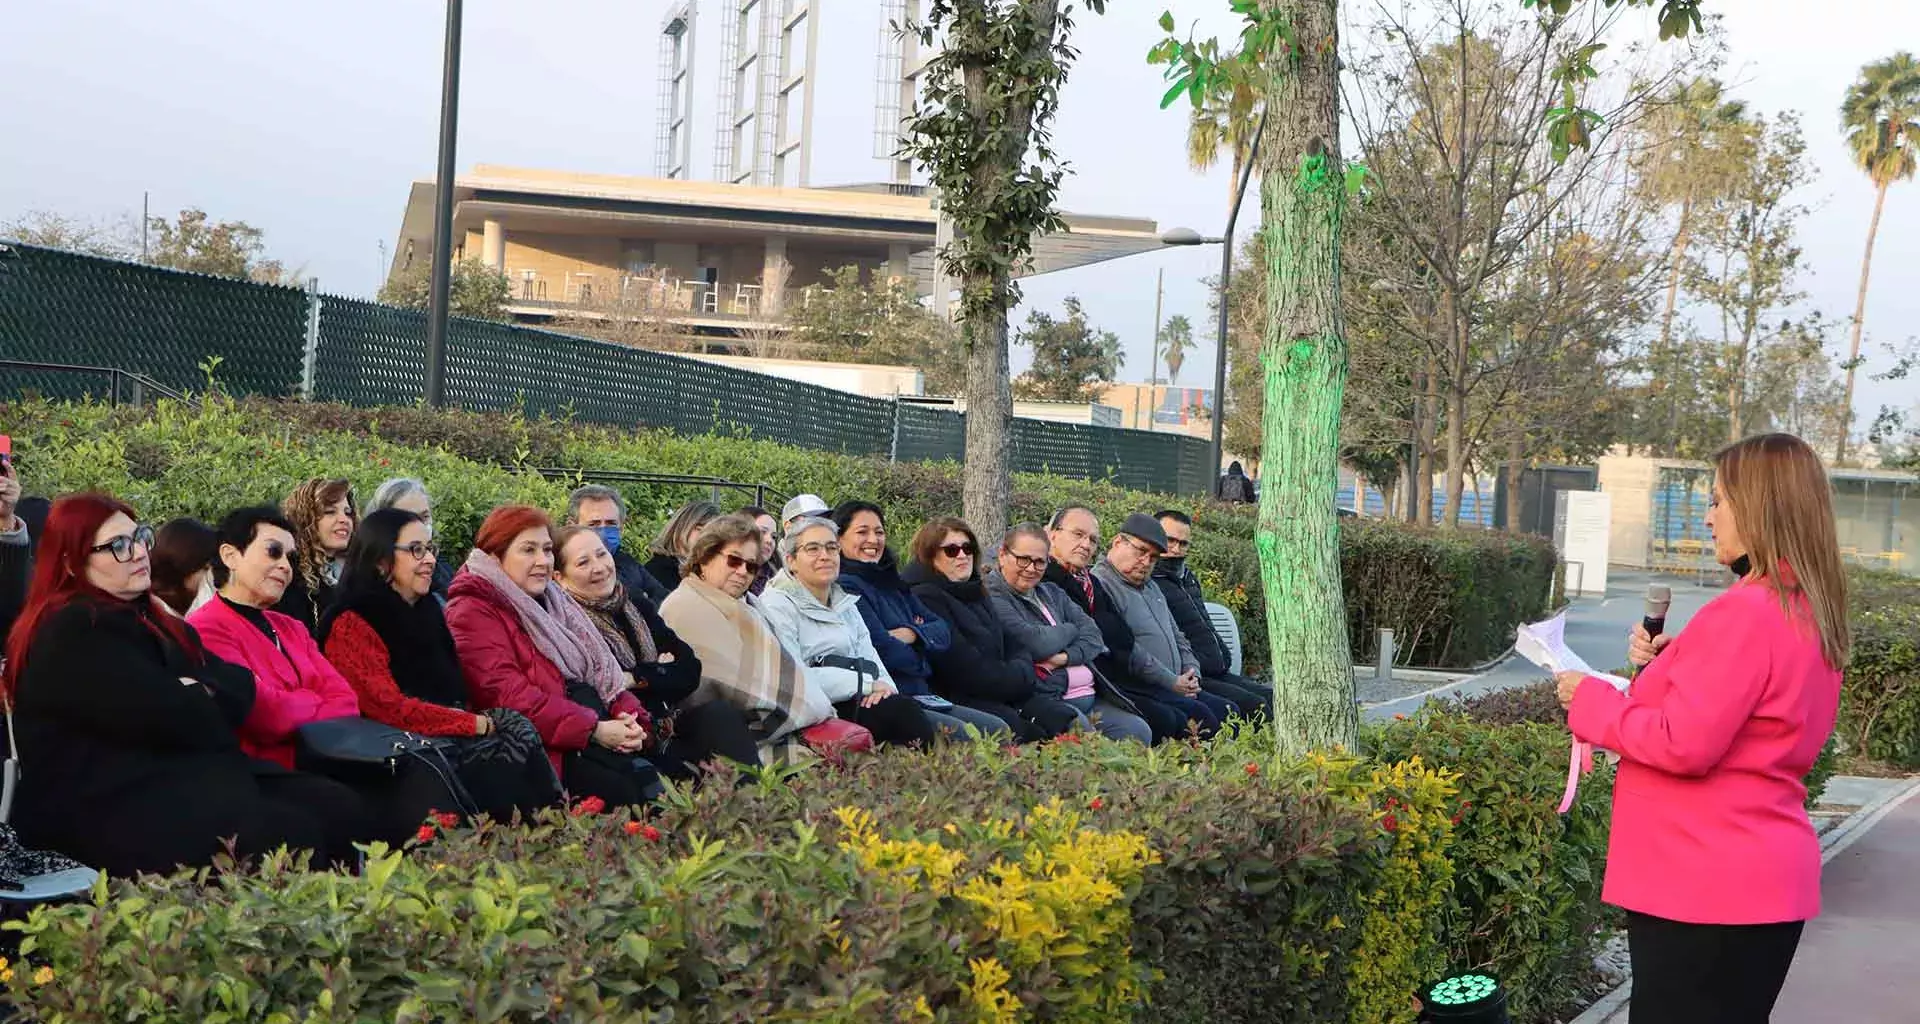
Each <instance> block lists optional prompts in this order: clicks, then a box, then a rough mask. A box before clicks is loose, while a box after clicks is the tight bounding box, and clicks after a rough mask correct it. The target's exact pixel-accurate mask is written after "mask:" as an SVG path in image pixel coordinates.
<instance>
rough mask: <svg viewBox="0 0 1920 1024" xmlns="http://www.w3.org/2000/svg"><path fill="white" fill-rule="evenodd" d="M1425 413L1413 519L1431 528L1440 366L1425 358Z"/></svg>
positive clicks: (1430, 357) (1422, 420) (1429, 357)
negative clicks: (1434, 444) (1435, 427)
mask: <svg viewBox="0 0 1920 1024" xmlns="http://www.w3.org/2000/svg"><path fill="white" fill-rule="evenodd" d="M1420 401H1421V403H1422V404H1423V405H1424V406H1425V407H1426V414H1425V415H1424V416H1422V417H1421V418H1420V453H1419V454H1420V469H1419V472H1417V473H1415V474H1414V481H1413V486H1414V498H1415V499H1416V500H1415V502H1414V506H1415V507H1414V518H1413V521H1414V522H1415V523H1417V524H1419V525H1421V526H1432V525H1433V461H1434V459H1433V455H1434V450H1433V442H1434V434H1435V433H1436V432H1437V431H1436V430H1435V429H1434V424H1436V423H1438V422H1439V421H1440V364H1439V360H1437V359H1435V358H1434V357H1432V356H1428V357H1427V374H1426V394H1425V395H1423V396H1422V397H1421V399H1420Z"/></svg>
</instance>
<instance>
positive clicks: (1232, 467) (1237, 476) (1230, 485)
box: [1214, 461, 1256, 504]
mask: <svg viewBox="0 0 1920 1024" xmlns="http://www.w3.org/2000/svg"><path fill="white" fill-rule="evenodd" d="M1214 494H1215V495H1216V496H1217V497H1219V499H1220V500H1221V501H1234V502H1240V503H1243V504H1244V503H1247V502H1251V501H1253V500H1254V498H1255V497H1256V492H1255V490H1254V487H1253V481H1252V480H1250V479H1248V478H1247V471H1246V470H1245V469H1242V468H1241V467H1240V463H1239V462H1238V461H1235V462H1233V463H1231V464H1229V465H1228V466H1227V471H1226V473H1224V474H1223V475H1221V477H1220V483H1219V484H1218V485H1217V486H1216V487H1215V488H1214Z"/></svg>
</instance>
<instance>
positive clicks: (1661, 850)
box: [1567, 581, 1840, 924]
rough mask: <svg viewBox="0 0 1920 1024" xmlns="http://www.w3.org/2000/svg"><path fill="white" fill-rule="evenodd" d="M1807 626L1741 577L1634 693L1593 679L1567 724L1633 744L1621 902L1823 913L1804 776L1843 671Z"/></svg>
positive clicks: (1689, 916)
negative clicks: (1833, 664)
mask: <svg viewBox="0 0 1920 1024" xmlns="http://www.w3.org/2000/svg"><path fill="white" fill-rule="evenodd" d="M1797 603H1798V604H1799V606H1800V607H1801V608H1804V607H1805V602H1804V601H1799V602H1797ZM1804 621H1805V622H1806V623H1807V624H1803V622H1802V621H1796V618H1795V617H1789V616H1788V614H1787V613H1786V611H1785V610H1784V609H1782V608H1781V606H1780V597H1779V593H1778V592H1777V591H1776V590H1774V589H1773V588H1772V586H1770V585H1768V584H1765V583H1749V582H1744V581H1743V582H1740V583H1737V584H1735V585H1734V586H1733V588H1732V589H1730V590H1728V591H1727V592H1726V593H1725V594H1722V595H1720V596H1719V597H1717V598H1715V599H1714V600H1713V601H1712V602H1710V603H1709V604H1708V605H1707V606H1706V607H1705V608H1702V609H1701V610H1700V612H1699V614H1697V615H1695V616H1694V617H1693V620H1692V621H1691V622H1689V623H1688V624H1687V627H1686V629H1684V630H1682V631H1681V633H1680V635H1679V636H1676V637H1674V638H1673V641H1672V642H1671V643H1670V644H1668V646H1667V648H1666V650H1664V651H1662V652H1661V653H1660V656H1659V657H1657V658H1655V659H1654V660H1653V662H1652V663H1651V664H1649V665H1648V666H1647V667H1646V668H1645V669H1643V670H1641V673H1640V676H1639V678H1637V679H1635V680H1634V683H1633V688H1632V690H1631V695H1622V694H1621V693H1620V692H1619V691H1617V690H1615V689H1614V688H1613V687H1611V686H1608V685H1607V684H1606V683H1604V682H1601V681H1600V680H1597V679H1588V680H1586V681H1585V682H1583V683H1581V684H1580V687H1579V689H1578V690H1577V691H1576V692H1575V694H1574V698H1573V706H1572V708H1571V709H1570V710H1569V712H1568V716H1567V724H1568V726H1569V727H1570V728H1572V730H1573V733H1574V735H1575V736H1577V737H1579V738H1580V739H1583V740H1586V741H1588V742H1590V743H1593V744H1595V745H1597V746H1601V747H1604V748H1606V749H1608V750H1612V751H1616V752H1618V753H1619V754H1620V768H1619V773H1618V774H1617V775H1616V777H1615V781H1614V789H1613V831H1612V838H1611V841H1610V846H1609V849H1608V853H1607V878H1606V885H1605V889H1604V892H1603V898H1604V899H1605V900H1606V901H1607V902H1608V903H1612V904H1614V905H1616V906H1619V907H1624V908H1626V909H1628V910H1635V911H1639V912H1640V913H1643V914H1652V915H1654V916H1656V917H1664V918H1667V919H1669V920H1674V921H1685V922H1689V923H1692V924H1773V923H1778V922H1783V921H1805V920H1808V919H1810V918H1813V917H1816V916H1818V915H1819V913H1820V844H1819V841H1818V840H1817V839H1816V838H1815V836H1814V831H1813V825H1812V823H1811V822H1809V821H1808V819H1807V812H1806V808H1805V804H1804V802H1805V800H1806V786H1805V784H1804V783H1803V782H1802V781H1801V780H1802V779H1803V778H1804V777H1805V776H1806V774H1807V770H1808V769H1809V768H1811V767H1813V762H1814V759H1815V758H1816V757H1818V756H1819V753H1820V749H1821V747H1823V746H1825V745H1826V742H1827V737H1828V736H1830V735H1831V734H1832V733H1833V722H1834V716H1835V715H1836V714H1837V712H1838V710H1839V705H1840V672H1839V671H1837V670H1835V669H1833V668H1831V667H1829V666H1828V665H1827V663H1826V661H1825V659H1824V658H1822V657H1821V654H1820V638H1819V635H1818V634H1817V633H1815V632H1814V630H1813V627H1812V625H1811V624H1810V622H1811V620H1810V619H1807V620H1804Z"/></svg>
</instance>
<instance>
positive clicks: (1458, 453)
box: [1441, 290, 1469, 527]
mask: <svg viewBox="0 0 1920 1024" xmlns="http://www.w3.org/2000/svg"><path fill="white" fill-rule="evenodd" d="M1442 298H1443V300H1444V301H1445V303H1446V315H1445V321H1446V325H1447V344H1448V347H1449V348H1450V349H1451V350H1452V352H1453V358H1452V359H1451V360H1450V363H1451V365H1449V366H1448V367H1447V505H1446V511H1445V514H1444V517H1443V518H1442V520H1441V522H1442V523H1443V524H1444V525H1446V526H1448V527H1455V526H1459V525H1460V503H1461V500H1462V498H1463V496H1464V495H1465V494H1466V482H1467V475H1466V474H1467V382H1466V376H1467V355H1468V351H1467V349H1468V338H1469V327H1468V325H1467V322H1466V317H1465V315H1464V314H1463V312H1462V311H1461V309H1460V301H1459V297H1458V296H1456V295H1454V294H1453V293H1452V292H1451V291H1450V290H1449V291H1445V292H1443V294H1442Z"/></svg>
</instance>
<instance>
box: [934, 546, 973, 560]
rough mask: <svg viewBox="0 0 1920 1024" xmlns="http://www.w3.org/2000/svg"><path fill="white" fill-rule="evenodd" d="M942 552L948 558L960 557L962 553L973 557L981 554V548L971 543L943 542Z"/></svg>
mask: <svg viewBox="0 0 1920 1024" xmlns="http://www.w3.org/2000/svg"><path fill="white" fill-rule="evenodd" d="M940 553H941V554H943V555H945V556H947V557H948V558H959V557H960V556H961V555H966V556H968V557H972V556H974V555H977V554H979V553H980V549H979V548H976V547H974V546H973V545H972V544H971V543H961V544H942V545H940Z"/></svg>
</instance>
